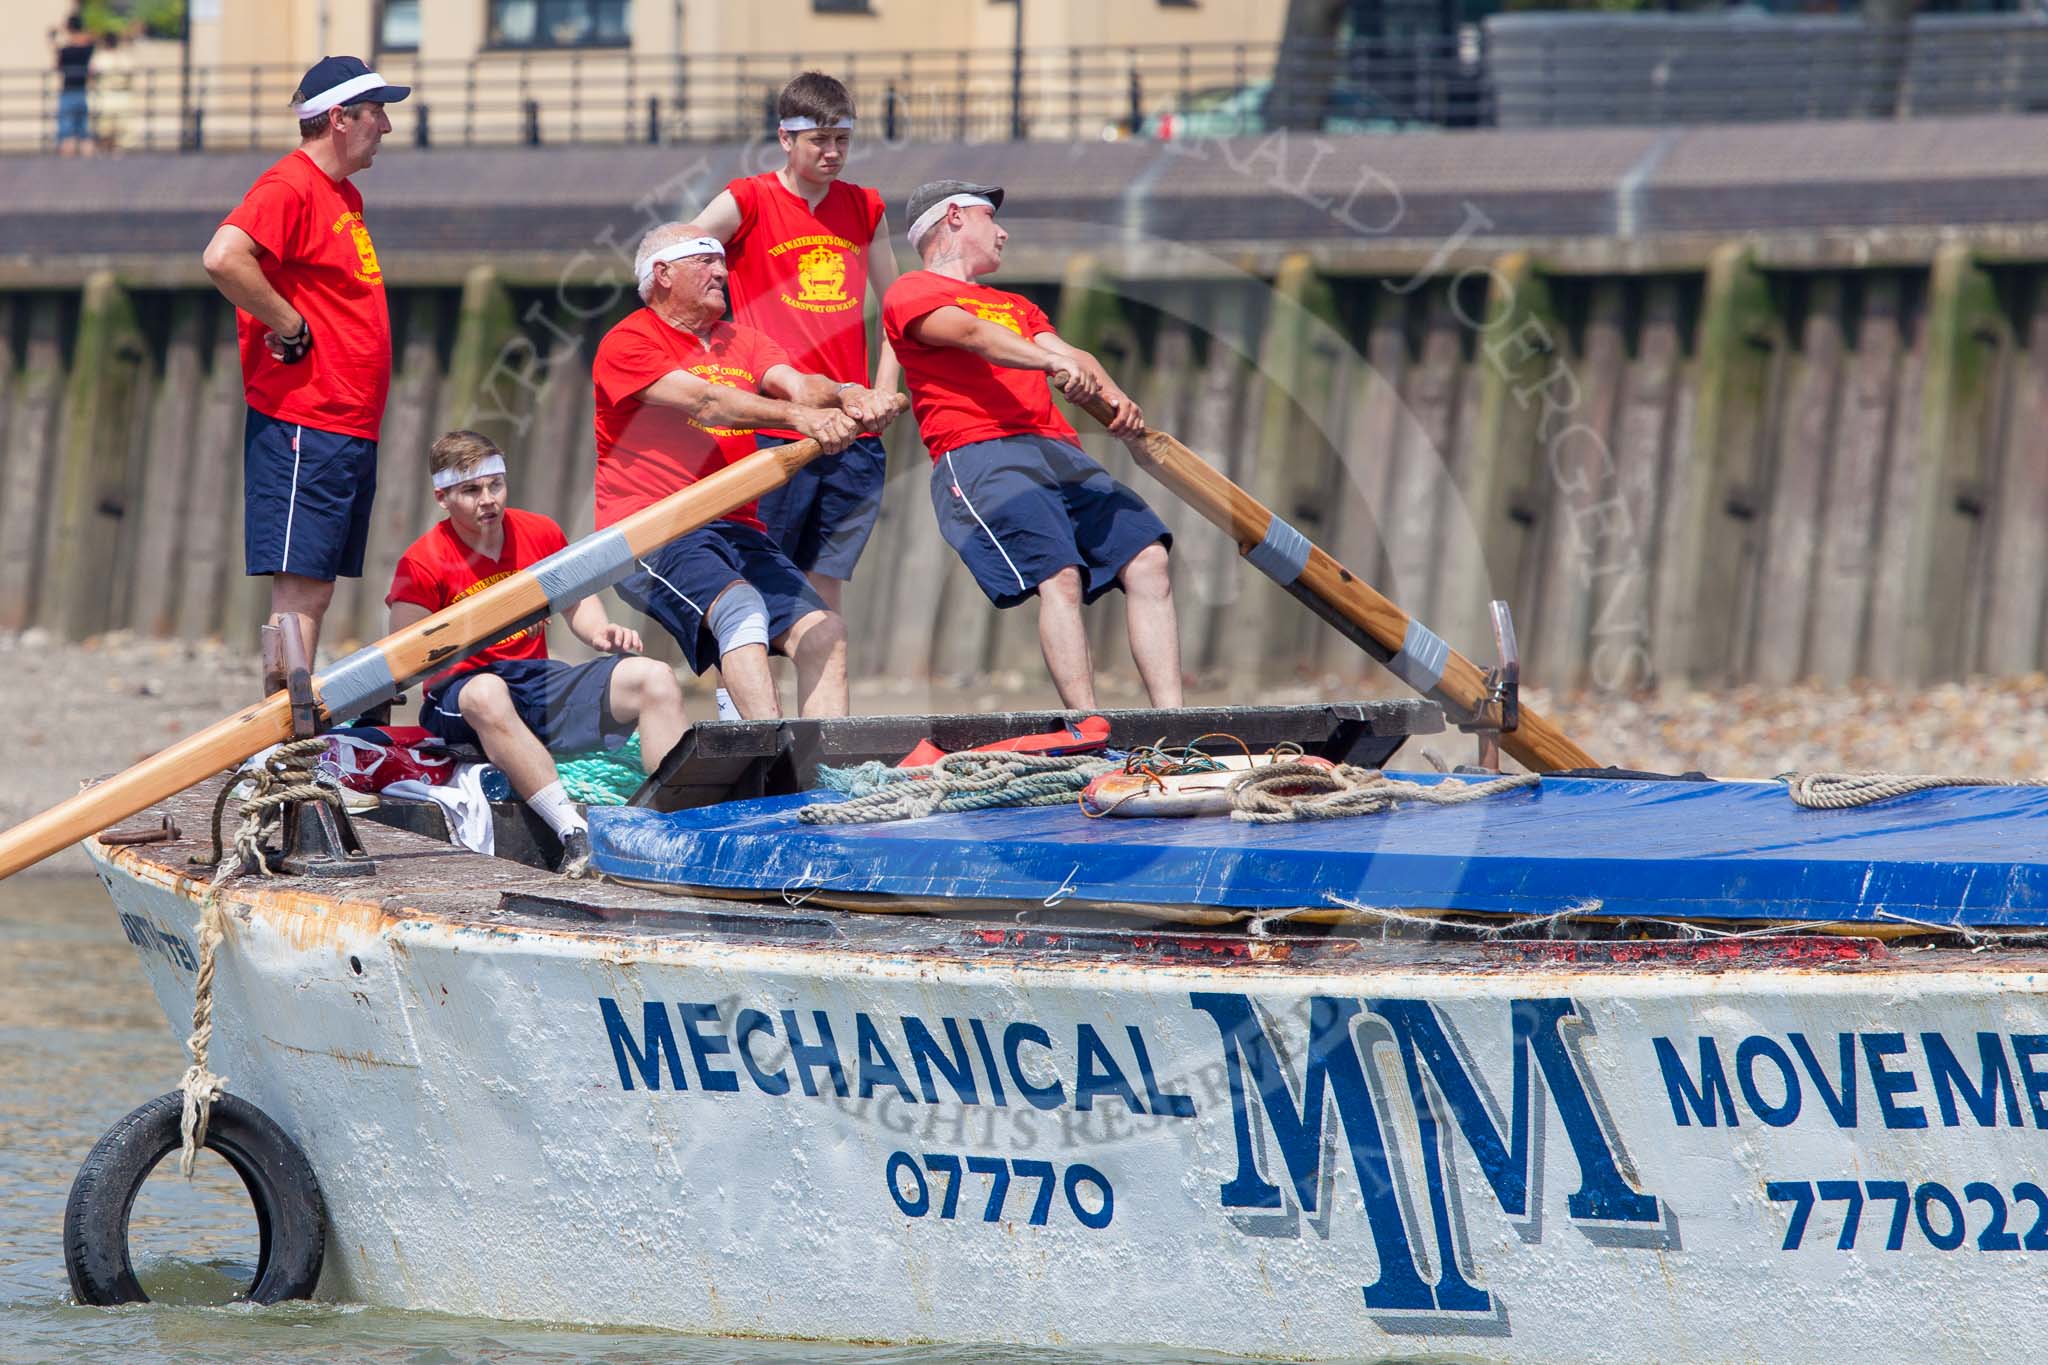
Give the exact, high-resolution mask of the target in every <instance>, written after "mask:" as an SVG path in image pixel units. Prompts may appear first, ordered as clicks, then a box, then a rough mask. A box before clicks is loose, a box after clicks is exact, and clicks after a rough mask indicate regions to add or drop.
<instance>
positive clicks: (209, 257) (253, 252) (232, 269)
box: [200, 223, 305, 336]
mask: <svg viewBox="0 0 2048 1365" xmlns="http://www.w3.org/2000/svg"><path fill="white" fill-rule="evenodd" d="M262 252H263V248H262V247H259V246H257V245H256V239H255V238H254V237H251V236H250V235H249V234H248V233H246V232H244V231H242V229H240V228H238V227H236V226H235V225H234V224H232V223H222V224H221V225H220V228H219V230H218V231H216V232H215V233H214V234H213V240H212V241H210V242H208V243H207V244H206V252H205V254H204V255H203V256H201V257H200V262H201V264H203V265H204V266H205V267H206V274H207V278H209V279H211V280H212V281H213V287H214V288H215V289H218V290H219V291H220V292H221V297H223V298H225V299H226V300H227V301H228V302H229V303H232V304H233V305H235V307H237V308H239V309H241V310H242V311H243V312H245V313H247V314H248V315H249V316H250V317H253V318H255V319H256V320H257V321H258V322H260V323H262V324H263V325H264V326H265V327H268V328H269V329H270V330H271V331H273V332H275V333H277V334H278V335H279V336H294V335H296V334H297V333H298V330H299V327H300V325H301V324H302V323H304V322H305V319H304V318H302V317H300V316H299V311H298V309H296V308H294V307H292V306H291V304H290V303H289V302H287V301H286V299H285V296H284V295H282V294H280V293H278V292H277V290H276V289H274V288H272V287H271V283H270V281H269V279H267V278H266V277H265V276H264V274H263V261H262Z"/></svg>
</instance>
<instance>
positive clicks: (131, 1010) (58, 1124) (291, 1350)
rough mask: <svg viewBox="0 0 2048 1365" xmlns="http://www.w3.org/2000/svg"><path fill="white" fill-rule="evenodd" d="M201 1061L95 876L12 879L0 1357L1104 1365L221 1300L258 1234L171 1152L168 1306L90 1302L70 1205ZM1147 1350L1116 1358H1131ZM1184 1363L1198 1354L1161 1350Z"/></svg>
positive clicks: (145, 1240) (147, 1284) (7, 899)
mask: <svg viewBox="0 0 2048 1365" xmlns="http://www.w3.org/2000/svg"><path fill="white" fill-rule="evenodd" d="M184 1067H185V1056H184V1052H183V1050H182V1049H181V1048H180V1047H179V1045H178V1041H177V1037H176V1035H174V1034H173V1033H172V1031H171V1029H170V1028H169V1027H168V1026H167V1025H166V1023H165V1021H164V1016H163V1012H162V1010H160V1009H159V1008H158V1007H157V1003H156V998H155V996H153V995H152V994H151V993H150V991H149V988H148V986H147V984H145V982H144V980H143V977H142V972H141V970H140V968H139V967H138V966H137V965H136V962H135V958H134V949H133V948H131V947H130V946H129V945H128V942H127V940H126V939H124V938H123V937H122V936H121V931H120V927H119V925H118V923H117V922H116V920H115V918H114V910H113V906H112V903H111V902H110V901H109V900H108V899H107V895H106V892H105V891H104V890H103V889H102V888H101V886H100V884H99V883H98V882H97V881H95V880H93V879H92V878H90V877H83V878H78V877H41V878H33V877H29V878H25V877H15V878H12V879H10V880H8V881H0V1361H7V1362H24V1363H26V1362H41V1361H53V1362H55V1361H63V1362H81V1361H94V1362H99V1361H121V1362H138V1363H147V1362H173V1361H175V1362H188V1361H212V1360H232V1361H235V1362H237V1365H270V1363H271V1362H279V1363H282V1362H300V1361H304V1362H308V1363H309V1365H310V1363H311V1362H320V1365H326V1362H329V1361H337V1360H347V1361H390V1362H404V1363H405V1365H466V1363H467V1362H472V1361H491V1362H521V1363H524V1362H534V1363H536V1365H538V1363H539V1362H548V1365H553V1363H554V1362H566V1361H585V1360H601V1361H606V1362H614V1363H615V1365H641V1363H642V1362H656V1361H664V1362H666V1361H704V1362H712V1363H713V1365H722V1363H723V1362H735V1363H736V1362H741V1361H744V1362H748V1363H749V1365H755V1363H757V1362H758V1363H761V1365H780V1362H796V1361H818V1360H824V1361H845V1362H858V1363H859V1365H896V1363H897V1362H930V1363H931V1365H981V1363H982V1362H989V1361H997V1360H1002V1361H1013V1360H1015V1361H1029V1362H1033V1365H1038V1363H1040V1362H1044V1363H1046V1365H1051V1363H1053V1362H1062V1363H1063V1362H1069V1361H1097V1360H1103V1361H1107V1360H1109V1359H1112V1357H1106V1356H1097V1355H1089V1354H1086V1353H1076V1352H1067V1351H1029V1352H1020V1351H1016V1350H995V1349H988V1348H972V1347H930V1348H898V1349H882V1348H871V1347H869V1348H863V1347H830V1346H819V1345H815V1344H812V1343H776V1342H756V1341H731V1340H722V1339H717V1338H703V1337H686V1336H678V1335H676V1334H673V1333H665V1332H641V1331H615V1330H614V1331H595V1330H589V1329H585V1328H576V1327H566V1326H565V1327H550V1326H546V1325H539V1326H535V1325H528V1324H512V1323H503V1322H487V1321H478V1320H474V1319H465V1318H446V1317H439V1316H436V1315H433V1314H426V1313H402V1312H396V1311H392V1310H388V1309H376V1308H365V1307H362V1306H361V1305H356V1304H328V1303H295V1304H282V1305H278V1306H275V1307H269V1308H259V1307H254V1306H252V1305H249V1304H234V1303H223V1301H224V1300H227V1299H228V1298H229V1297H230V1295H231V1294H232V1292H233V1290H234V1289H235V1287H236V1286H237V1285H239V1284H246V1283H247V1282H248V1281H249V1279H250V1277H251V1275H252V1274H253V1272H254V1268H255V1260H256V1224H255V1219H254V1217H253V1216H252V1215H251V1214H250V1212H249V1206H248V1198H247V1196H246V1195H245V1194H244V1193H243V1190H242V1187H241V1182H240V1181H239V1180H238V1179H237V1178H236V1177H235V1175H234V1173H233V1172H232V1171H230V1170H229V1169H228V1168H227V1167H226V1166H225V1165H224V1164H222V1163H221V1162H220V1161H219V1160H218V1159H217V1158H216V1157H214V1156H213V1154H212V1153H211V1152H207V1153H203V1154H202V1159H201V1162H200V1165H199V1169H198V1171H197V1172H196V1173H195V1175H194V1178H193V1179H192V1180H191V1181H190V1182H187V1181H185V1180H184V1179H182V1178H180V1177H179V1176H178V1175H177V1170H176V1168H177V1162H176V1160H175V1158H169V1159H166V1160H165V1161H164V1163H163V1164H162V1165H161V1166H159V1167H158V1168H157V1170H156V1172H155V1173H154V1174H153V1175H152V1176H151V1177H150V1179H149V1181H148V1183H147V1184H146V1185H145V1186H144V1188H143V1191H142V1194H141V1196H140V1197H139V1198H138V1199H137V1201H136V1205H135V1214H134V1220H133V1227H132V1235H131V1237H130V1248H131V1253H132V1255H133V1258H134V1261H135V1265H136V1270H137V1274H138V1276H139V1278H140V1279H141V1281H142V1284H143V1288H144V1289H145V1290H147V1291H148V1292H149V1293H150V1295H151V1296H152V1298H153V1299H154V1300H157V1301H156V1302H151V1303H147V1304H134V1305H130V1306H127V1307H123V1308H113V1309H108V1308H84V1307H80V1306H78V1305H76V1304H74V1303H73V1302H72V1300H71V1293H70V1287H69V1285H68V1283H67V1281H66V1279H65V1274H64V1256H63V1230H64V1200H65V1197H66V1196H67V1194H68V1193H69V1192H70V1188H71V1178H72V1176H73V1175H74V1174H76V1172H77V1170H78V1165H79V1162H80V1161H81V1160H83V1159H84V1157H85V1154H86V1152H87V1151H88V1150H90V1148H91V1147H92V1144H93V1143H94V1142H95V1141H97V1140H98V1138H99V1136H100V1135H101V1134H102V1133H104V1132H105V1131H106V1130H107V1129H108V1127H109V1126H111V1125H112V1124H113V1123H114V1122H115V1121H116V1120H117V1119H119V1118H120V1117H121V1116H122V1115H123V1114H125V1113H127V1112H128V1111H129V1110H131V1109H133V1108H135V1107H136V1106H137V1105H139V1104H142V1103H143V1102H145V1101H147V1100H149V1099H151V1098H153V1097H155V1096H157V1095H160V1094H162V1093H163V1092H165V1091H167V1090H169V1089H171V1088H172V1087H173V1086H174V1085H175V1084H176V1083H177V1079H178V1077H179V1075H180V1074H181V1073H182V1072H183V1070H184ZM1134 1358H1146V1357H1144V1356H1137V1357H1134V1353H1132V1352H1130V1351H1119V1352H1118V1353H1117V1354H1116V1355H1115V1356H1114V1357H1113V1359H1115V1360H1117V1361H1129V1360H1133V1359H1134ZM1149 1358H1150V1359H1151V1360H1154V1361H1159V1362H1165V1361H1170V1360H1184V1359H1187V1358H1188V1357H1187V1355H1186V1353H1184V1352H1174V1353H1171V1354H1169V1353H1164V1352H1162V1353H1157V1354H1150V1355H1149Z"/></svg>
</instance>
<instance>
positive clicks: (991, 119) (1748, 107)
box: [0, 14, 2048, 152]
mask: <svg viewBox="0 0 2048 1365" xmlns="http://www.w3.org/2000/svg"><path fill="white" fill-rule="evenodd" d="M377 65H378V69H379V70H381V71H382V72H383V73H384V74H385V76H386V77H387V78H388V79H390V80H393V81H396V82H400V83H403V84H409V85H411V86H413V87H414V93H413V96H412V98H411V99H409V100H407V101H406V102H405V103H404V104H401V105H398V106H394V107H393V108H392V110H391V111H390V112H391V115H392V121H393V124H394V132H395V135H396V136H397V137H398V138H399V139H401V140H404V141H410V142H412V143H414V144H415V145H417V146H421V147H444V146H494V145H495V146H504V145H521V144H524V145H552V144H569V143H578V144H598V143H612V144H620V143H674V142H710V141H732V140H749V139H752V138H756V137H761V136H765V135H768V134H769V133H771V132H772V130H773V128H774V123H775V119H774V100H775V95H776V92H777V91H778V90H779V89H780V88H781V86H782V84H783V82H785V81H786V80H787V79H788V78H789V77H790V76H791V75H793V74H794V73H796V72H798V71H801V70H804V69H807V68H812V67H817V68H822V69H825V70H830V71H832V72H833V73H834V74H836V75H838V76H839V77H840V78H841V79H842V80H845V81H846V82H847V84H848V85H849V86H850V87H852V89H853V91H854V94H855V98H856V100H857V101H858V103H859V106H860V110H861V114H862V129H863V133H864V134H865V135H868V136H874V135H877V134H879V135H880V136H882V137H883V138H886V139H889V140H891V141H943V142H987V141H999V140H1003V139H1008V138H1011V137H1013V136H1022V137H1026V138H1033V139H1048V140H1055V139H1056V140H1061V141H1072V140H1076V139H1085V140H1093V139H1097V138H1116V137H1141V138H1168V137H1202V136H1229V135H1247V134H1258V133H1262V132H1264V131H1266V130H1268V129H1269V128H1272V127H1276V126H1287V127H1294V128H1314V129H1319V130H1322V131H1325V132H1331V133H1343V132H1373V131H1398V130H1402V129H1409V128H1420V127H1470V126H1486V125H1500V126H1524V127H1526V126H1538V125H1551V126H1557V125H1588V124H1643V123H1652V124H1654V123H1684V122H1703V121H1716V122H1724V121H1743V120H1756V119H1802V118H1847V117H1895V116H1902V115H1912V114H1916V113H1968V112H2004V113H2013V112H2034V111H2036V110H2042V109H2048V23H2043V22H2039V21H2036V20H2034V19H2030V18H2025V17H2017V16H2005V15H2000V16H1988V17H1978V16H1969V17H1963V16H1922V17H1921V18H1919V19H1918V20H1916V21H1915V22H1914V23H1913V24H1912V25H1911V26H1910V27H1907V28H1901V29H1892V30H1886V29H1880V28H1876V27H1872V26H1868V25H1865V24H1864V23H1863V22H1862V21H1861V20H1858V19H1855V18H1820V19H1804V18H1801V19H1774V18H1756V17H1736V18H1730V17H1728V16H1724V15H1710V16H1662V15H1627V16H1607V15H1573V14H1562V15H1561V14H1516V15H1505V16H1495V17H1493V18H1491V19H1489V20H1488V21H1487V22H1486V23H1485V24H1484V25H1470V26H1467V27H1465V28H1464V29H1462V30H1461V31H1460V32H1459V33H1457V34H1455V35H1451V36H1438V35H1421V36H1417V37H1414V38H1412V39H1400V40H1393V39H1387V40H1381V39H1373V40H1352V41H1350V42H1347V43H1344V44H1341V45H1336V46H1331V47H1316V48H1312V49H1311V48H1295V49H1286V48H1282V47H1280V46H1278V45H1274V44H1265V45H1249V44H1236V45H1224V44H1211V45H1166V44H1161V45H1154V46H1136V47H1122V48H1084V47H1072V48H1059V49H1043V48H1041V49H1030V50H1027V51H1025V52H1024V53H1022V54H1021V59H1019V58H1018V55H1017V54H1013V53H1012V52H1010V51H1009V50H1007V49H999V48H990V49H976V50H945V51H908V52H888V53H859V54H824V53H791V54H744V53H742V54H680V55H675V54H668V55H647V54H636V53H634V52H632V51H630V50H627V49H599V50H568V51H559V52H550V51H527V52H488V53H484V54H481V55H479V56H478V57H477V58H475V59H474V60H467V61H422V60H419V59H416V58H413V57H409V56H406V55H404V54H393V53H384V54H380V55H379V57H378V59H377ZM299 74H300V73H299V70H298V69H297V68H296V67H293V66H285V65H266V66H215V67H201V68H195V69H194V70H193V71H192V72H191V74H190V79H189V85H188V84H187V83H186V82H185V81H183V80H181V78H180V72H179V71H178V70H177V68H175V67H145V68H139V69H135V70H133V71H129V72H124V73H122V74H120V75H118V76H109V75H106V74H104V73H100V74H96V75H95V76H94V78H93V79H94V83H93V86H92V88H91V89H90V90H89V93H88V103H89V106H90V109H91V119H92V123H93V128H94V132H95V136H96V137H97V138H99V139H100V140H101V141H103V142H104V143H105V144H107V146H108V147H109V149H112V150H130V149H133V150H149V151H164V150H171V149H175V148H181V147H182V148H185V149H188V150H190V149H209V150H212V149H236V148H250V147H264V148H283V147H289V146H291V145H292V144H293V143H294V142H295V140H296V137H297V132H296V128H295V126H294V124H293V122H292V119H291V115H290V112H289V110H288V108H287V103H288V101H289V99H290V96H291V93H292V87H293V84H294V82H295V81H296V80H297V78H298V75H299ZM59 89H60V80H59V78H58V76H57V74H56V73H55V72H54V71H43V70H37V71H12V72H0V152H37V151H49V150H51V149H52V148H53V147H54V145H55V138H56V131H57V104H58V92H59Z"/></svg>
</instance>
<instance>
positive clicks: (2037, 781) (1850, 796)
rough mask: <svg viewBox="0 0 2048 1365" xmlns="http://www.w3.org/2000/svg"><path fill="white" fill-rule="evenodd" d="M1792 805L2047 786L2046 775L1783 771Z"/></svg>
mask: <svg viewBox="0 0 2048 1365" xmlns="http://www.w3.org/2000/svg"><path fill="white" fill-rule="evenodd" d="M1782 777H1783V779H1784V782H1785V785H1786V789H1787V790H1788V791H1789V792H1790V794H1791V796H1792V800H1793V802H1794V804H1796V805H1801V806H1804V807H1806V808H1807V809H1808V810H1849V809H1852V808H1853V807H1856V806H1874V805H1876V804H1877V803H1878V802H1880V801H1889V800H1891V799H1892V798H1893V797H1895V796H1909V795H1911V794H1912V793H1914V792H1924V791H1932V790H1934V789H1935V788H1937V787H2048V778H2026V779H2014V778H2004V777H1939V776H1936V775H1934V774H1931V773H1918V774H1915V773H1785V774H1782Z"/></svg>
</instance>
